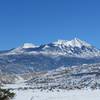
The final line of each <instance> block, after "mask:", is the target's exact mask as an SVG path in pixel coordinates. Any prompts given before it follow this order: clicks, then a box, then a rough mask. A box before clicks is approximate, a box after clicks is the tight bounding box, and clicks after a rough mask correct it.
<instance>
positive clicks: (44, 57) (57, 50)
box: [0, 38, 100, 74]
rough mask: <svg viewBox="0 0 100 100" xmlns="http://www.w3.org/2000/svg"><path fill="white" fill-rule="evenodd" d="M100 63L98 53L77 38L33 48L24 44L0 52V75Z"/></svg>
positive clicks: (99, 53)
mask: <svg viewBox="0 0 100 100" xmlns="http://www.w3.org/2000/svg"><path fill="white" fill-rule="evenodd" d="M99 62H100V51H99V50H98V49H96V48H95V47H93V46H91V45H90V44H88V43H86V42H84V41H81V40H79V39H77V38H75V39H73V40H71V41H67V40H58V41H57V42H53V43H50V44H45V45H40V46H35V45H33V44H30V43H26V44H24V45H23V46H20V47H18V48H15V49H11V50H8V51H1V52H0V73H10V74H11V73H12V74H13V73H15V74H22V73H26V72H27V73H28V72H34V71H49V70H53V69H57V68H59V67H61V66H64V67H69V66H74V65H82V64H94V63H99Z"/></svg>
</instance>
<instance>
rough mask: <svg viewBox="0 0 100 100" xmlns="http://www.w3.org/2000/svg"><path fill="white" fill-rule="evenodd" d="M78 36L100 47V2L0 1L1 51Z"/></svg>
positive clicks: (93, 0) (56, 0) (71, 0)
mask: <svg viewBox="0 0 100 100" xmlns="http://www.w3.org/2000/svg"><path fill="white" fill-rule="evenodd" d="M74 37H78V38H80V39H82V40H86V41H88V42H89V43H91V44H93V45H95V46H96V47H98V48H100V44H99V43H100V0H0V50H3V49H10V48H13V47H17V46H19V45H22V44H23V43H24V42H32V43H34V44H43V43H49V42H52V41H56V40H58V39H68V40H70V39H72V38H74Z"/></svg>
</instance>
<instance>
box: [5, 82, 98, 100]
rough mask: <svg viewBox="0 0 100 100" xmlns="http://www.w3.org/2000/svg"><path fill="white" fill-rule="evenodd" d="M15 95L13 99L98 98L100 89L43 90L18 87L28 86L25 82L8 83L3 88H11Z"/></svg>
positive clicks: (84, 99)
mask: <svg viewBox="0 0 100 100" xmlns="http://www.w3.org/2000/svg"><path fill="white" fill-rule="evenodd" d="M12 87H13V89H14V90H13V92H15V93H16V96H15V98H14V99H13V100H100V90H70V91H68V90H59V91H58V90H53V91H49V90H43V91H40V90H38V89H35V90H33V89H24V90H23V89H19V90H18V88H20V87H22V88H23V87H28V86H26V85H25V84H23V83H21V84H10V85H6V86H4V88H6V89H8V88H12Z"/></svg>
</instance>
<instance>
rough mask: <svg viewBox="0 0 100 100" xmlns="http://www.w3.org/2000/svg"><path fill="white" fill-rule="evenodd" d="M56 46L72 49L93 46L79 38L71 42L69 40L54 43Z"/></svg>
mask: <svg viewBox="0 0 100 100" xmlns="http://www.w3.org/2000/svg"><path fill="white" fill-rule="evenodd" d="M54 44H55V45H64V46H72V47H80V48H81V47H82V46H86V47H90V46H91V45H90V44H89V43H87V42H85V41H82V40H80V39H78V38H74V39H72V40H70V41H68V40H58V41H57V42H54Z"/></svg>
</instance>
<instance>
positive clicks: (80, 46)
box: [7, 38, 100, 58]
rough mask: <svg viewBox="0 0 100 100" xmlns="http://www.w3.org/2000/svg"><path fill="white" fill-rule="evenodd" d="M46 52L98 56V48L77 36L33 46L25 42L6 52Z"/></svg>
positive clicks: (49, 53) (47, 53)
mask: <svg viewBox="0 0 100 100" xmlns="http://www.w3.org/2000/svg"><path fill="white" fill-rule="evenodd" d="M18 53H27V54H46V55H56V56H58V55H64V56H68V57H69V56H70V57H82V58H84V57H98V56H100V50H98V49H96V48H95V47H94V46H92V45H90V44H88V43H87V42H85V41H82V40H80V39H78V38H74V39H73V40H71V41H67V40H58V41H56V42H53V43H49V44H44V45H40V46H35V45H34V44H32V43H25V44H24V45H23V46H20V47H18V48H15V49H13V50H11V51H10V52H8V53H7V54H18Z"/></svg>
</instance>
